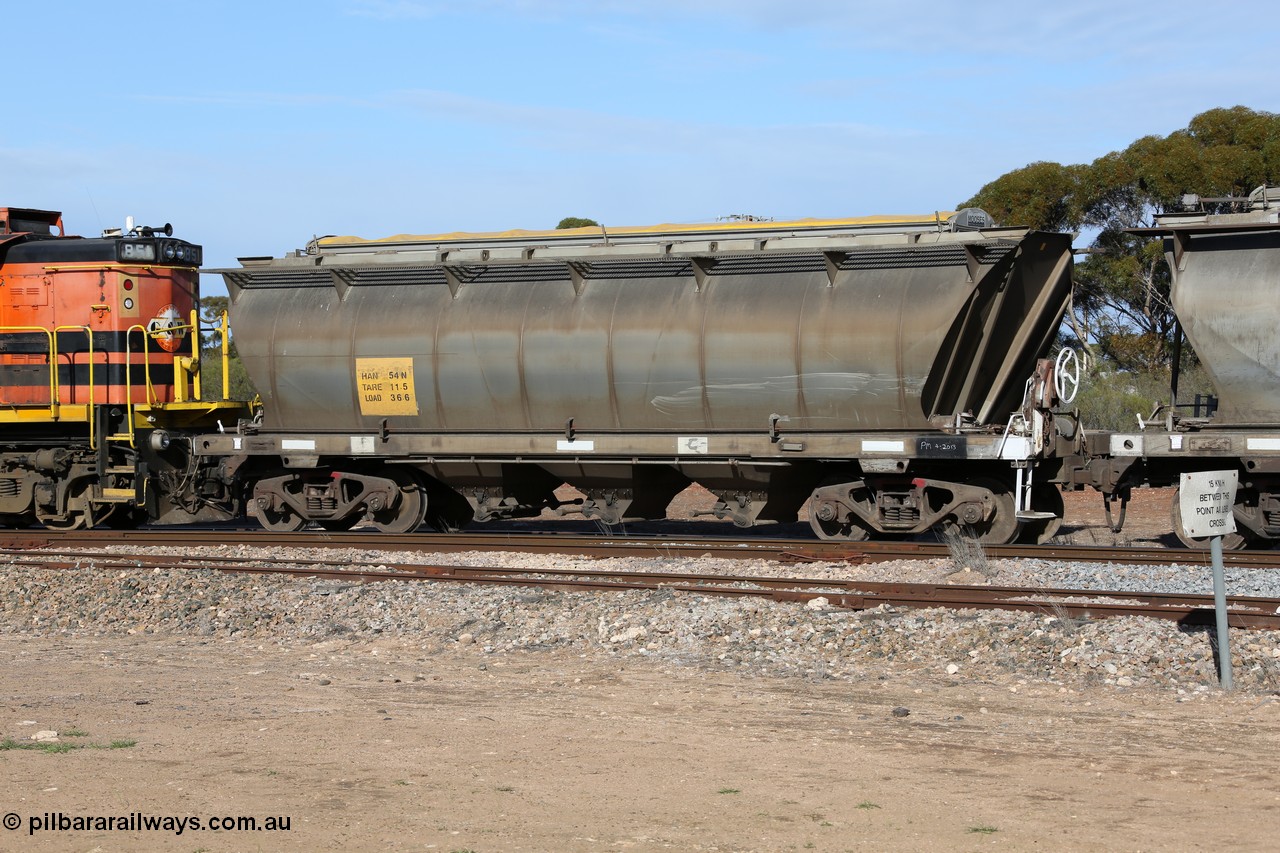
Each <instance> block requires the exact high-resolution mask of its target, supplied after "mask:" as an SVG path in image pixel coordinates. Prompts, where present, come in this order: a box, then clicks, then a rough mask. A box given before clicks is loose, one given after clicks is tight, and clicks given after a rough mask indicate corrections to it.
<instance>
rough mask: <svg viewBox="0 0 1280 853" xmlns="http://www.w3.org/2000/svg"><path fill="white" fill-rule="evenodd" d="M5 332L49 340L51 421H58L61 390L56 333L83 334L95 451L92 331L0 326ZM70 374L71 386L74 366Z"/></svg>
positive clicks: (74, 327) (81, 328)
mask: <svg viewBox="0 0 1280 853" xmlns="http://www.w3.org/2000/svg"><path fill="white" fill-rule="evenodd" d="M6 332H42V333H43V334H44V336H45V337H46V338H48V340H49V349H48V356H49V416H50V418H52V419H53V420H57V419H58V415H59V409H60V407H61V405H62V402H61V400H60V399H59V398H60V397H61V393H62V389H61V388H60V387H59V384H58V333H59V332H84V333H85V338H86V339H87V340H88V342H89V413H90V417H89V418H88V420H89V447H90V449H97V444H96V441H97V436H96V434H95V432H94V418H93V417H92V414H93V406H94V403H95V401H96V396H95V384H94V375H95V371H96V367H97V365H96V364H95V363H94V360H93V329H91V328H90V327H88V326H55V327H54V328H52V329H50V328H48V327H47V326H0V333H6ZM70 367H71V370H72V371H73V373H72V383H71V384H72V385H73V386H74V385H75V374H74V370H75V364H74V362H73V363H72V364H71V365H70Z"/></svg>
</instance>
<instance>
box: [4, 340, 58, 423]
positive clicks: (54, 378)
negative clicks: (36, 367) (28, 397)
mask: <svg viewBox="0 0 1280 853" xmlns="http://www.w3.org/2000/svg"><path fill="white" fill-rule="evenodd" d="M53 331H54V330H53V329H50V328H47V327H45V326H0V333H8V332H43V333H44V334H45V336H46V337H47V338H48V339H49V408H50V411H51V412H52V413H53V417H54V418H57V417H58V371H57V369H56V368H57V352H58V347H57V344H56V343H55V342H54V339H53Z"/></svg>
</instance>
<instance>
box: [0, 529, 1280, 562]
mask: <svg viewBox="0 0 1280 853" xmlns="http://www.w3.org/2000/svg"><path fill="white" fill-rule="evenodd" d="M232 542H234V544H237V545H247V546H250V547H264V548H266V547H290V548H356V549H377V550H379V551H417V552H425V553H457V552H461V551H514V552H520V553H545V554H574V555H584V556H590V557H708V556H709V557H720V558H724V559H752V560H775V561H779V562H826V561H830V562H850V563H874V562H884V561H887V560H911V559H921V560H927V559H937V558H941V557H948V556H951V549H950V547H949V546H948V545H947V544H945V543H941V542H915V541H910V542H824V541H819V540H812V539H810V540H805V539H766V538H755V537H751V538H732V537H715V536H636V535H609V534H590V535H581V534H565V533H523V532H521V533H513V532H489V533H406V534H399V535H395V534H387V533H374V532H369V531H353V532H346V533H331V532H325V531H302V532H299V533H269V532H266V531H262V530H258V529H252V530H227V529H215V530H209V529H196V530H192V529H183V530H180V531H173V530H160V529H149V530H87V531H72V532H65V533H60V532H56V531H45V530H35V529H32V530H8V531H3V532H0V548H5V549H11V550H12V549H32V548H103V547H109V546H121V545H123V546H134V547H143V546H159V547H174V546H182V547H187V546H207V547H215V546H219V545H227V544H229V543H232ZM982 553H983V554H984V555H985V556H987V557H1000V558H1010V559H1040V560H1061V561H1070V562H1082V563H1083V562H1099V563H1107V562H1111V563H1122V564H1126V565H1169V564H1172V563H1177V564H1179V565H1208V564H1209V553H1208V552H1207V551H1195V550H1189V549H1185V548H1115V547H1103V546H1092V545H987V546H982ZM1223 562H1224V563H1225V564H1226V565H1228V566H1235V567H1239V568H1261V569H1271V568H1280V551H1227V552H1226V553H1224V554H1223Z"/></svg>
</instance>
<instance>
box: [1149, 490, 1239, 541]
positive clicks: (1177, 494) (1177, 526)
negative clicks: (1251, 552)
mask: <svg viewBox="0 0 1280 853" xmlns="http://www.w3.org/2000/svg"><path fill="white" fill-rule="evenodd" d="M1181 495H1182V490H1181V489H1174V490H1173V506H1172V507H1170V509H1169V520H1170V521H1171V522H1172V523H1173V535H1174V536H1176V537H1177V539H1178V541H1179V542H1181V543H1182V547H1183V548H1190V549H1192V550H1195V551H1208V550H1209V542H1210V537H1208V536H1204V537H1195V538H1193V537H1191V536H1188V535H1187V534H1186V533H1184V532H1183V530H1182V501H1181V499H1180V498H1181ZM1251 542H1252V539H1250V537H1248V536H1246V535H1245V534H1244V533H1243V532H1242V529H1241V528H1240V527H1239V526H1238V525H1237V526H1236V532H1235V533H1228V534H1226V535H1225V536H1223V537H1222V550H1224V551H1239V550H1240V549H1242V548H1248V547H1249V544H1250V543H1251Z"/></svg>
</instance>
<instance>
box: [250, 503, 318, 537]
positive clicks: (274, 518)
mask: <svg viewBox="0 0 1280 853" xmlns="http://www.w3.org/2000/svg"><path fill="white" fill-rule="evenodd" d="M258 523H259V524H261V525H262V526H263V527H265V528H266V529H267V530H270V531H271V532H272V533H292V532H294V531H295V530H301V529H302V528H303V527H305V526H306V524H307V520H306V519H305V518H303V517H302V516H300V515H298V514H297V513H296V512H294V511H293V510H292V509H290V508H289V507H287V506H285V507H281V508H280V509H272V508H271V507H262V506H260V507H258Z"/></svg>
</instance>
